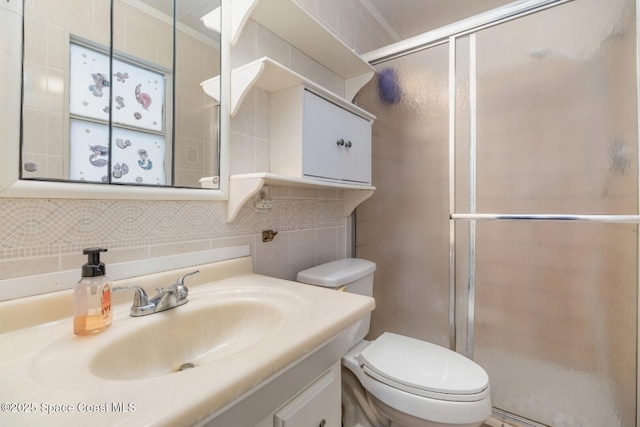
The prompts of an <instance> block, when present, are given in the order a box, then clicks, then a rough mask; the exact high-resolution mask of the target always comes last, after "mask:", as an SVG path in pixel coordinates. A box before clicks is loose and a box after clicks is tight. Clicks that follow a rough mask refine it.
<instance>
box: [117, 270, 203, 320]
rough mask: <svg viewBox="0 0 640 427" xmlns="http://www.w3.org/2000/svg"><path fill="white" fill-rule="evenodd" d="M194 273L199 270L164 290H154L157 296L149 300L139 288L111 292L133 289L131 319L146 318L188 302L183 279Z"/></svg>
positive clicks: (197, 271) (130, 287)
mask: <svg viewBox="0 0 640 427" xmlns="http://www.w3.org/2000/svg"><path fill="white" fill-rule="evenodd" d="M196 273H199V270H195V271H192V272H191V273H187V274H185V275H184V276H180V278H178V280H177V281H176V283H174V284H173V285H171V286H169V287H168V288H166V289H165V288H158V289H156V290H157V291H158V294H157V295H155V296H154V297H152V298H149V297H148V296H147V293H146V292H145V291H144V289H142V288H141V287H140V286H116V287H115V288H113V290H114V291H122V290H128V289H133V290H134V291H135V294H134V295H133V305H132V306H131V312H130V314H131V316H133V317H139V316H146V315H148V314H153V313H159V312H161V311H165V310H169V309H170V308H174V307H178V306H180V305H183V304H186V303H187V301H189V300H188V298H187V297H188V296H189V289H188V288H187V286H186V285H185V284H184V278H185V277H187V276H191V275H193V274H196Z"/></svg>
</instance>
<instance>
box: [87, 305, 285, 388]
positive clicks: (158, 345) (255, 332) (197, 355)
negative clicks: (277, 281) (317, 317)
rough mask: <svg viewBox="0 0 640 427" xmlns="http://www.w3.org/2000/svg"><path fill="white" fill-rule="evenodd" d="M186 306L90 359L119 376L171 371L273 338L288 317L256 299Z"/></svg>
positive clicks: (103, 372) (102, 371) (104, 373)
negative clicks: (196, 306) (192, 308)
mask: <svg viewBox="0 0 640 427" xmlns="http://www.w3.org/2000/svg"><path fill="white" fill-rule="evenodd" d="M186 308H187V306H186V305H185V306H182V307H178V308H176V309H173V310H171V311H168V312H166V313H164V315H163V316H162V318H160V319H159V321H157V322H154V323H153V324H149V325H147V326H146V327H143V328H139V329H136V330H135V331H133V332H131V333H129V334H127V335H124V336H122V337H120V338H118V339H116V340H113V341H112V342H111V343H110V345H109V347H108V348H106V349H105V350H103V351H102V352H100V353H99V354H98V355H96V356H95V357H94V358H93V359H92V360H91V363H90V365H89V370H90V371H91V373H93V374H95V375H97V376H98V377H101V378H106V379H115V380H134V379H141V378H151V377H156V376H161V375H166V374H171V373H174V372H179V371H181V370H184V369H187V368H193V367H198V366H201V365H203V364H206V363H210V362H213V361H216V360H219V359H222V358H224V357H228V356H231V355H233V354H234V353H236V352H237V351H240V350H243V349H246V348H247V347H250V346H251V345H253V344H255V343H257V342H259V341H262V340H264V339H267V338H269V337H270V336H272V335H273V333H274V332H275V331H277V330H278V329H279V328H280V327H281V326H282V325H283V324H284V321H285V316H284V313H283V311H282V310H281V309H279V308H278V307H275V306H273V305H270V304H268V303H265V302H262V301H258V300H254V299H239V300H235V299H231V300H230V301H226V302H222V303H217V304H216V303H214V304H213V305H210V306H206V307H198V308H196V309H194V310H190V311H189V310H186ZM158 314H160V313H158Z"/></svg>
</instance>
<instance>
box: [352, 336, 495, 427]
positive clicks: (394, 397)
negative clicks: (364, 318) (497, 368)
mask: <svg viewBox="0 0 640 427" xmlns="http://www.w3.org/2000/svg"><path fill="white" fill-rule="evenodd" d="M380 337H382V335H381V336H380ZM380 337H379V338H378V340H379V339H380ZM376 341H377V340H376ZM384 342H385V340H383V341H382V343H383V344H384ZM374 343H375V341H373V342H369V341H361V342H359V343H358V344H356V345H355V346H354V347H353V348H352V349H351V350H349V352H348V353H347V354H346V355H344V356H343V358H342V365H343V366H344V367H345V368H346V369H348V370H349V371H351V372H352V373H353V374H355V376H356V377H357V378H358V380H359V381H360V383H361V384H362V386H363V387H364V389H365V390H366V391H367V393H369V394H371V396H372V397H373V398H375V399H374V400H377V401H380V402H382V403H383V404H385V405H387V406H388V407H390V408H393V409H394V410H396V411H399V412H401V413H404V414H408V415H411V416H413V417H416V418H418V419H423V420H428V421H431V422H438V423H444V424H452V425H456V424H460V425H464V424H473V423H482V421H484V420H486V419H487V418H489V416H490V415H491V410H492V408H491V396H490V387H489V386H487V388H486V389H485V390H483V391H481V392H480V393H478V394H477V395H476V398H477V400H471V401H455V400H452V399H451V400H444V399H438V398H431V397H426V396H421V395H418V394H416V393H415V392H408V391H405V390H402V389H400V388H397V387H395V386H392V385H389V384H387V383H385V382H382V381H379V380H378V379H377V378H374V377H373V376H371V375H369V374H367V373H365V372H364V369H363V366H362V364H361V363H360V361H359V356H360V355H361V354H362V352H364V351H365V350H366V349H367V348H368V347H370V346H371V345H373V344H374ZM387 347H389V346H387ZM374 348H375V347H374ZM480 369H481V368H480ZM440 397H442V396H440ZM449 397H450V396H449ZM378 409H380V408H378ZM385 415H386V416H387V417H389V416H390V414H388V413H385Z"/></svg>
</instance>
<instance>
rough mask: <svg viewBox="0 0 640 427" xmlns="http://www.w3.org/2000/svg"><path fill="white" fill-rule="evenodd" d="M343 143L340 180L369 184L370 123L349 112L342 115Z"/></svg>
mask: <svg viewBox="0 0 640 427" xmlns="http://www.w3.org/2000/svg"><path fill="white" fill-rule="evenodd" d="M341 133H342V135H344V136H343V138H344V141H345V145H344V149H343V150H342V156H341V167H340V169H341V171H342V172H341V175H340V179H343V180H345V181H354V182H358V183H367V184H369V183H370V182H371V122H370V121H369V120H366V119H363V118H362V117H360V116H358V115H355V114H353V113H351V112H349V111H344V113H343V114H342V132H341Z"/></svg>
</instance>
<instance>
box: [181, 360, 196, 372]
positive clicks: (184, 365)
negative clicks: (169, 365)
mask: <svg viewBox="0 0 640 427" xmlns="http://www.w3.org/2000/svg"><path fill="white" fill-rule="evenodd" d="M195 367H196V365H194V364H193V363H191V362H187V363H183V364H182V365H180V367H179V368H178V372H179V371H184V370H185V369H191V368H195Z"/></svg>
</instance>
